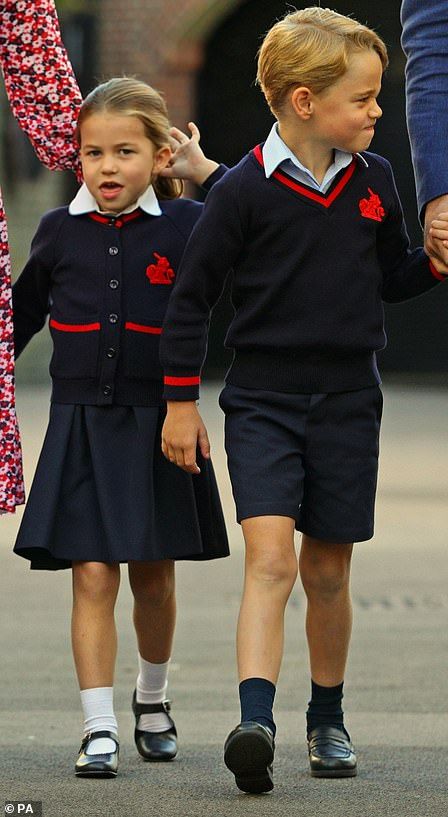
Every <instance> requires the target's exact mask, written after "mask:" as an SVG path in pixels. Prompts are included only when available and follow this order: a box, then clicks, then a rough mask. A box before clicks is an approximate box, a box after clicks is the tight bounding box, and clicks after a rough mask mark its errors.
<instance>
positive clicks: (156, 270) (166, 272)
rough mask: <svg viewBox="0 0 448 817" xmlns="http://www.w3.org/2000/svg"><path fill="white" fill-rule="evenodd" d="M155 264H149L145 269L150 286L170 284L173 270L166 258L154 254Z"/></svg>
mask: <svg viewBox="0 0 448 817" xmlns="http://www.w3.org/2000/svg"><path fill="white" fill-rule="evenodd" d="M154 258H155V259H156V261H157V263H156V264H150V265H149V267H146V275H147V276H148V278H149V280H150V281H151V284H172V283H173V278H174V270H173V269H172V267H171V265H170V262H169V261H168V258H165V256H164V255H159V253H157V252H155V253H154Z"/></svg>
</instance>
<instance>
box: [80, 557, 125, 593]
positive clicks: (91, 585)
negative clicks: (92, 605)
mask: <svg viewBox="0 0 448 817" xmlns="http://www.w3.org/2000/svg"><path fill="white" fill-rule="evenodd" d="M72 572H73V594H74V597H75V599H76V598H80V597H85V598H88V599H89V600H90V601H99V602H101V601H106V600H110V599H111V598H115V597H116V594H117V592H118V587H119V584H120V565H119V564H117V563H113V564H107V563H105V562H74V563H73V568H72Z"/></svg>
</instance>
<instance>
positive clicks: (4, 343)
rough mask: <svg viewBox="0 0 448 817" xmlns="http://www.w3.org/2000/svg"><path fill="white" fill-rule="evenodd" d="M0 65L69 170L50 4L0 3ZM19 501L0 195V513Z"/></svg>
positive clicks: (74, 92) (41, 140)
mask: <svg viewBox="0 0 448 817" xmlns="http://www.w3.org/2000/svg"><path fill="white" fill-rule="evenodd" d="M0 64H1V68H2V71H3V75H4V80H5V86H6V92H7V94H8V98H9V102H10V105H11V109H12V112H13V114H14V116H15V117H16V119H17V121H18V123H19V125H20V127H21V128H22V129H23V130H24V131H25V132H26V133H27V135H28V137H29V138H30V140H31V142H32V144H33V146H34V149H35V151H36V153H37V155H38V157H39V159H40V160H41V161H42V162H44V164H46V165H47V167H49V168H51V169H52V170H56V169H59V170H65V169H74V168H75V167H76V165H77V152H76V146H75V143H74V139H73V133H74V126H75V122H76V118H77V113H78V110H79V106H80V104H81V95H80V92H79V89H78V86H77V83H76V80H75V77H74V74H73V70H72V67H71V65H70V62H69V60H68V57H67V54H66V51H65V48H64V46H63V44H62V41H61V34H60V30H59V23H58V19H57V14H56V9H55V6H54V2H53V0H0ZM24 501H25V495H24V488H23V475H22V459H21V449H20V438H19V431H18V425H17V418H16V413H15V405H14V344H13V326H12V314H11V261H10V255H9V246H8V231H7V226H6V217H5V211H4V208H3V201H2V198H1V193H0V513H5V512H6V511H14V508H15V506H16V505H21V504H22V503H23V502H24Z"/></svg>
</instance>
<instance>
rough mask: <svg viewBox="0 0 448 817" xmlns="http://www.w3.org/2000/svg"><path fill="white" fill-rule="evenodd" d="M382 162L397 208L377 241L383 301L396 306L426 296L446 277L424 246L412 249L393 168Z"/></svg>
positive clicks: (380, 232) (391, 211)
mask: <svg viewBox="0 0 448 817" xmlns="http://www.w3.org/2000/svg"><path fill="white" fill-rule="evenodd" d="M379 161H380V162H381V165H382V167H383V170H384V171H385V173H386V176H387V178H388V180H389V182H390V185H391V189H392V195H393V206H392V208H391V209H390V211H389V213H388V214H387V217H386V218H385V220H384V221H383V222H382V223H381V225H380V227H379V229H378V238H377V250H378V257H379V261H380V266H381V269H382V272H383V285H382V298H383V300H384V301H387V302H388V303H396V302H399V301H407V300H409V299H410V298H415V297H416V296H417V295H422V294H423V293H424V292H427V291H428V290H429V289H432V288H433V287H435V286H437V284H438V283H439V282H440V280H443V279H444V276H441V275H439V273H438V272H437V270H436V269H435V267H434V266H433V265H432V263H431V261H430V259H429V258H428V256H427V255H426V253H425V252H424V250H423V249H422V247H418V248H417V249H415V250H411V248H410V241H409V236H408V233H407V230H406V224H405V220H404V215H403V209H402V206H401V202H400V198H399V195H398V191H397V187H396V184H395V179H394V176H393V172H392V168H391V166H390V164H389V162H388V161H387V160H386V159H380V160H379Z"/></svg>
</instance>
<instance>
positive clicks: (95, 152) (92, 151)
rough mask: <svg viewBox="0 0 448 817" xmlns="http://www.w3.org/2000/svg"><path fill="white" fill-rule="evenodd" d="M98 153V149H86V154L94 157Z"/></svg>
mask: <svg viewBox="0 0 448 817" xmlns="http://www.w3.org/2000/svg"><path fill="white" fill-rule="evenodd" d="M99 155H100V151H99V150H88V151H87V156H92V157H95V156H99Z"/></svg>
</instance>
